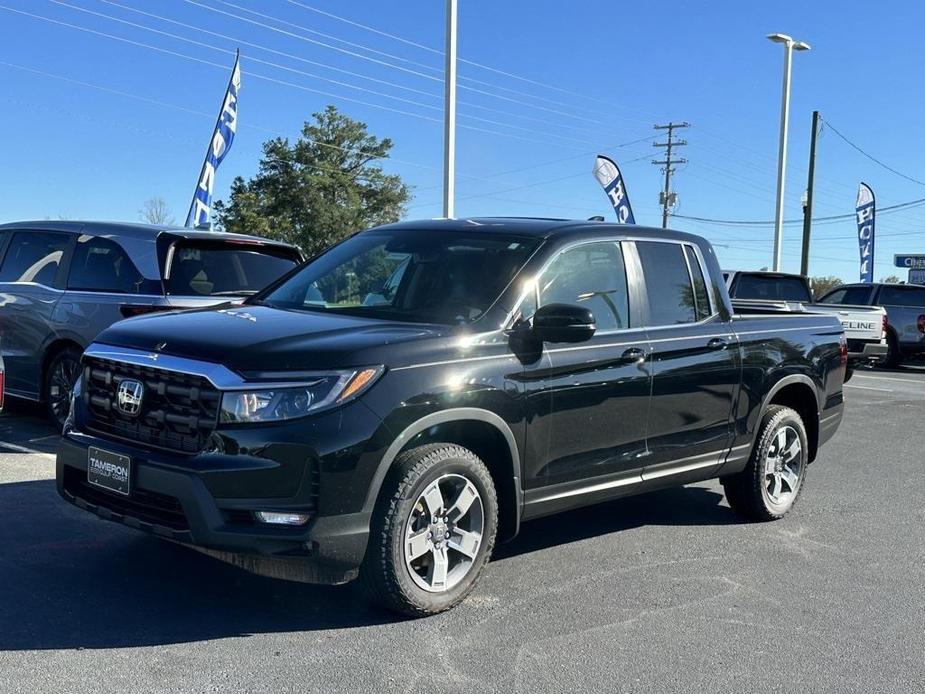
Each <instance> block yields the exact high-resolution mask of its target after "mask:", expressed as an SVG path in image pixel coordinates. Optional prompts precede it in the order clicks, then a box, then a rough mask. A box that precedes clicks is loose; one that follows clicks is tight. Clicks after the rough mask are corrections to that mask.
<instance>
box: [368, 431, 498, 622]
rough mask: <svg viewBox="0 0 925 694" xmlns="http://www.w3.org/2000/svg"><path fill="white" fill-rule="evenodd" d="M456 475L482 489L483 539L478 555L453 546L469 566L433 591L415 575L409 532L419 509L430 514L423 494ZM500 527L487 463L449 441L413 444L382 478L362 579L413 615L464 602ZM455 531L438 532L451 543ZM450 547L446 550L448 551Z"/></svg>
mask: <svg viewBox="0 0 925 694" xmlns="http://www.w3.org/2000/svg"><path fill="white" fill-rule="evenodd" d="M457 479H460V480H462V479H464V480H465V481H466V482H468V483H471V484H472V485H473V486H474V488H475V489H476V490H477V492H478V496H479V500H478V501H479V504H480V510H481V514H480V515H481V517H482V521H483V522H482V525H481V540H480V542H479V543H478V548H477V550H474V551H473V552H472V554H473V555H474V556H473V557H467V556H466V555H464V554H463V553H462V552H460V553H459V554H458V556H457V554H456V550H452V551H453V555H452V556H453V557H456V558H457V561H459V562H460V564H459V566H462V567H463V568H465V566H468V569H467V570H466V571H465V572H464V573H462V574H461V578H459V579H458V582H457V583H455V585H450V586H449V587H448V588H447V589H445V590H439V591H437V592H434V590H437V589H432V590H431V591H428V590H427V589H425V588H422V587H421V585H419V583H420V582H421V581H426V579H425V578H422V577H421V575H420V574H418V579H417V581H416V579H415V578H413V577H412V571H414V570H415V568H414V567H413V566H412V565H411V563H408V562H409V561H410V562H412V563H413V561H414V560H406V542H407V538H408V532H409V530H410V529H411V524H412V522H414V516H413V514H419V513H421V511H422V510H424V512H425V515H426V513H427V511H426V507H425V506H424V505H423V504H422V496H421V495H422V494H424V492H425V491H427V490H428V489H430V488H432V485H433V483H434V482H435V481H438V480H440V481H443V480H449V481H450V482H454V481H455V480H457ZM460 496H461V495H460ZM447 505H448V504H447ZM473 506H474V502H473ZM469 508H470V509H471V507H469ZM445 515H449V514H448V513H447V514H445ZM461 518H462V517H461ZM428 527H435V526H428ZM497 528H498V500H497V496H496V494H495V486H494V483H493V481H492V478H491V474H490V473H489V472H488V468H487V467H486V466H485V464H484V463H483V462H482V461H481V460H480V459H479V457H478V456H477V455H475V454H474V453H473V452H472V451H469V450H467V449H465V448H463V447H462V446H457V445H455V444H450V443H435V444H428V445H424V446H419V447H417V448H413V449H411V450H409V451H406V452H404V453H402V454H401V455H399V457H398V458H397V459H396V461H395V465H394V466H393V469H392V470H391V472H390V474H389V476H388V477H387V478H386V480H385V482H384V483H383V488H382V492H381V494H380V498H379V501H378V503H377V504H376V510H375V512H374V514H373V520H372V523H371V528H370V531H371V532H370V538H369V546H368V548H367V550H366V558H365V559H364V561H363V566H362V567H361V569H360V579H361V582H362V584H363V586H364V588H365V590H366V592H367V594H368V595H369V597H370V598H371V599H372V600H373V601H374V602H375V603H377V604H379V605H380V606H382V607H385V608H387V609H389V610H392V611H395V612H399V613H401V614H403V615H406V616H410V617H423V616H427V615H432V614H437V613H438V612H443V611H444V610H448V609H450V608H451V607H454V606H456V605H458V604H459V603H460V602H462V601H463V600H464V599H465V597H466V596H467V595H468V594H469V593H470V592H471V591H472V589H473V588H474V587H475V584H476V581H477V580H478V577H479V575H480V574H481V572H482V570H483V568H484V566H485V564H486V563H487V562H488V559H489V557H490V556H491V552H492V549H493V548H494V544H495V535H496V532H497ZM452 532H453V531H452V530H448V531H447V533H446V534H445V535H444V534H443V533H442V532H441V533H440V535H439V536H440V537H441V538H446V542H447V543H449V541H450V539H451V538H452ZM427 537H428V540H427V542H428V543H430V544H429V545H428V546H430V547H433V544H432V542H431V540H430V537H431V536H430V535H428V536H427ZM408 551H409V552H410V549H409V550H408ZM449 551H450V550H444V553H445V555H446V554H448V553H449ZM433 556H436V555H435V554H430V553H428V554H426V555H424V559H423V561H426V560H427V559H432V557H433ZM451 561H452V558H451ZM466 562H470V563H468V564H466ZM459 571H462V569H459Z"/></svg>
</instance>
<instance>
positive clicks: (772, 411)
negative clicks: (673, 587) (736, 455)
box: [721, 405, 809, 521]
mask: <svg viewBox="0 0 925 694" xmlns="http://www.w3.org/2000/svg"><path fill="white" fill-rule="evenodd" d="M781 431H784V436H785V440H786V437H787V436H789V435H790V434H789V432H793V433H794V434H795V437H794V438H795V439H798V440H799V444H800V453H799V455H800V460H799V471H798V473H797V474H796V481H795V482H793V481H790V482H788V481H787V479H784V478H783V474H784V473H783V472H772V473H770V477H772V478H776V479H772V480H771V481H769V479H768V478H769V473H768V470H767V468H768V467H769V466H773V467H774V468H775V470H777V469H778V468H777V466H776V464H773V463H772V462H771V461H770V459H769V456H771V457H774V458H779V456H774V455H772V454H774V453H776V452H777V448H778V437H779V435H780V432H781ZM790 440H791V441H792V440H793V439H790ZM789 450H790V447H789V446H788V451H789ZM808 454H809V447H808V439H807V436H806V427H805V425H804V424H803V420H802V419H801V418H800V415H799V414H797V412H796V411H795V410H792V409H791V408H789V407H784V406H782V405H771V406H770V407H769V408H768V411H767V412H766V413H765V414H764V417H762V419H761V426H760V428H759V430H758V437H757V438H756V441H755V447H754V449H753V450H752V454H751V457H750V458H749V460H748V464H747V465H746V466H745V469H744V470H743V471H742V472H740V473H737V474H735V475H730V476H728V477H724V478H722V480H721V481H722V484H723V490H724V491H725V492H726V501H728V502H729V506H730V507H731V508H732V510H733V511H735V512H736V513H738V514H740V515H742V516H745V517H746V518H749V519H751V520H756V521H771V520H777V519H779V518H783V517H784V516H785V515H786V514H787V512H788V511H790V509H792V508H793V506H794V504H796V501H797V498H798V497H799V495H800V492H801V491H802V489H803V485H804V484H805V480H806V470H807V465H808ZM783 467H784V465H782V468H783ZM791 468H792V466H787V467H786V470H787V472H788V473H791V472H792V469H791ZM789 477H790V474H788V478H789ZM775 484H776V485H783V486H778V487H777V489H778V491H779V492H781V493H780V494H779V496H778V501H779V503H777V502H775V496H774V494H773V493H772V489H771V487H774V486H775ZM794 487H795V488H794ZM785 488H786V489H785Z"/></svg>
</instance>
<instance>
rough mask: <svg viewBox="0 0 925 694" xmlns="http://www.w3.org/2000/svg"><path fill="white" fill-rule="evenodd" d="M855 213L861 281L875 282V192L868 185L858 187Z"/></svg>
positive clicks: (863, 184)
mask: <svg viewBox="0 0 925 694" xmlns="http://www.w3.org/2000/svg"><path fill="white" fill-rule="evenodd" d="M854 213H855V215H856V216H857V220H858V249H859V250H860V252H861V281H862V282H868V283H870V282H873V281H874V217H875V215H876V201H875V200H874V191H872V190H871V189H870V186H869V185H867V184H866V183H861V185H860V186H858V201H857V205H856V206H855V209H854Z"/></svg>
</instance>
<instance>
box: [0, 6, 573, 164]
mask: <svg viewBox="0 0 925 694" xmlns="http://www.w3.org/2000/svg"><path fill="white" fill-rule="evenodd" d="M0 10H6V11H8V12H13V13H16V14H20V15H23V16H26V17H30V18H32V19H38V20H41V21H44V22H48V23H51V24H57V25H59V26H64V27H67V28H70V29H76V30H78V31H83V32H86V33H89V34H94V35H97V36H102V37H104V38H108V39H111V40H114V41H119V42H122V43H127V44H129V45H133V46H136V47H139V48H146V49H148V50H152V51H157V52H159V53H164V54H167V55H171V56H174V57H178V58H182V59H184V60H190V61H193V62H197V63H201V64H203V65H209V66H211V67H215V68H220V69H222V70H225V71H227V66H226V65H222V64H220V63H215V62H213V61H210V60H205V59H203V58H197V57H195V56H191V55H187V54H185V53H180V52H179V51H173V50H170V49H167V48H162V47H160V46H153V45H151V44H148V43H143V42H141V41H135V40H133V39H128V38H125V37H122V36H116V35H115V34H109V33H106V32H103V31H97V30H96V29H91V28H89V27H84V26H81V25H78V24H72V23H69V22H63V21H60V20H57V19H52V18H50V17H45V16H43V15H37V14H33V13H31V12H26V11H24V10H18V9H14V8H11V7H7V6H4V5H0ZM116 21H122V22H127V20H116ZM128 23H129V24H134V23H133V22H128ZM137 26H138V27H139V28H146V27H144V25H137ZM147 29H148V30H150V31H153V32H155V33H159V34H166V35H169V36H174V35H172V34H169V32H163V31H160V30H158V29H152V28H150V27H147ZM178 38H179V39H180V40H186V41H189V40H188V39H184V38H183V37H178ZM195 43H197V45H202V44H199V42H195ZM207 47H208V48H211V49H212V50H216V51H219V52H222V53H225V54H228V55H234V51H232V50H228V49H224V48H219V47H217V46H208V45H207ZM248 60H254V61H256V62H260V63H263V64H267V65H271V66H276V65H277V64H275V63H271V62H270V61H265V60H260V59H259V58H248ZM282 68H283V69H288V70H289V71H291V72H297V73H299V72H301V71H298V70H295V69H294V68H287V67H285V66H282ZM248 76H249V77H252V78H256V79H259V80H262V81H265V82H270V83H273V84H279V85H282V86H287V87H291V88H293V89H299V90H301V91H306V92H310V93H313V94H320V95H322V96H326V97H329V98H332V99H335V100H339V101H349V102H351V103H355V104H360V105H362V106H368V107H370V108H376V109H379V110H382V111H388V112H390V113H397V114H399V115H405V116H411V117H413V118H418V119H420V120H425V121H429V122H433V123H442V122H443V121H442V120H441V119H439V118H434V117H430V116H426V115H423V114H421V113H416V112H413V111H408V110H405V109H399V108H394V107H391V106H385V105H383V104H377V103H374V102H370V101H365V100H362V99H357V98H354V97H349V96H344V95H342V94H336V93H332V92H328V91H324V90H321V89H315V88H312V87H307V86H305V85H302V84H296V83H294V82H289V81H286V80H282V79H279V78H276V77H271V76H269V75H263V74H259V73H256V72H250V71H249V72H248ZM329 81H330V80H329ZM353 88H354V89H357V90H359V91H363V92H365V93H371V94H377V92H375V91H373V90H369V89H366V88H364V87H357V86H354V87H353ZM393 98H399V99H400V97H393ZM411 103H414V104H415V105H420V104H417V102H411ZM467 117H471V118H474V119H476V120H483V121H486V120H487V119H480V118H479V117H477V116H467ZM489 122H492V121H489ZM499 124H500V125H502V127H514V128H517V127H518V126H512V125H510V124H504V123H499ZM459 127H460V128H465V129H467V130H473V131H476V132H481V133H486V134H490V135H497V136H499V137H507V138H511V139H515V140H521V141H523V142H530V143H533V144H541V145H548V144H549V141H548V140H540V139H536V138H530V137H524V136H522V135H515V134H513V133H507V132H502V131H498V130H492V129H489V128H482V127H478V126H475V125H469V124H467V123H460V124H459ZM556 137H561V136H556ZM560 146H565V145H560Z"/></svg>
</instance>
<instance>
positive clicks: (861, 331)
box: [723, 270, 889, 378]
mask: <svg viewBox="0 0 925 694" xmlns="http://www.w3.org/2000/svg"><path fill="white" fill-rule="evenodd" d="M723 279H724V280H725V282H726V288H727V289H728V290H729V296H730V297H731V298H732V305H733V306H734V307H739V308H743V307H747V308H748V309H749V311H750V312H754V311H757V310H761V309H764V310H767V311H769V312H773V311H777V310H794V309H795V308H797V307H802V309H803V310H805V311H810V312H812V313H826V314H832V315H835V316H836V317H837V318H838V320H839V321H841V324H842V327H843V328H844V329H845V338H846V339H847V340H848V359H849V363H850V364H851V366H852V367H854V366H857V365H859V364H879V363H882V362H884V361H885V360H886V359H887V352H888V349H889V347H888V344H887V313H886V311H885V310H884V309H883V308H882V307H881V306H868V305H863V304H861V305H843V306H839V307H834V306H832V305H831V304H832V303H836V302H822V303H814V301H813V298H814V297H813V292H812V288H811V287H810V284H809V280H807V278H806V277H804V276H803V275H794V274H789V273H785V272H767V271H764V270H762V271H730V270H724V271H723ZM836 291H838V290H836ZM850 377H851V372H850V370H849V372H848V378H850Z"/></svg>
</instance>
